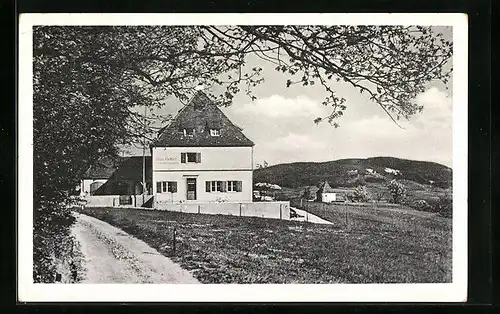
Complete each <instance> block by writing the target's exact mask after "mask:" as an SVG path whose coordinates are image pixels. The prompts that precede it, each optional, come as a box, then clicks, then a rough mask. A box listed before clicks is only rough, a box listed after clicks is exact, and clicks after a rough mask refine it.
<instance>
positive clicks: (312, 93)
mask: <svg viewBox="0 0 500 314" xmlns="http://www.w3.org/2000/svg"><path fill="white" fill-rule="evenodd" d="M440 31H442V32H443V34H444V35H445V37H448V38H450V39H451V29H449V28H448V29H446V28H443V29H440ZM450 62H451V61H450ZM248 66H260V67H262V68H263V74H262V76H263V77H264V78H265V81H264V82H263V83H261V84H260V85H259V86H257V87H256V88H255V89H254V94H255V96H257V99H256V100H255V101H251V100H250V99H249V97H248V96H247V95H245V94H244V92H241V93H240V94H237V95H236V97H235V98H234V100H233V105H231V106H230V107H227V108H222V110H223V111H224V113H225V114H226V115H227V116H228V117H229V118H230V119H231V120H232V121H233V123H235V124H236V125H238V126H239V127H241V128H242V129H243V133H244V134H245V135H246V136H247V137H248V138H250V139H251V140H252V141H253V142H254V143H255V147H254V161H255V163H256V164H257V163H263V162H264V161H266V162H267V163H268V164H269V165H274V164H280V163H290V162H297V161H316V162H321V161H330V160H337V159H343V158H367V157H374V156H391V157H399V158H405V159H413V160H423V161H433V162H437V163H441V164H444V165H446V166H449V167H451V166H452V135H453V131H452V111H453V106H452V95H451V93H452V90H451V84H452V83H451V82H452V81H451V82H450V83H449V84H450V86H449V89H448V90H447V89H446V88H445V87H446V86H444V85H442V84H437V83H431V84H429V86H428V87H427V89H426V91H425V92H423V93H421V94H420V95H418V97H417V99H416V102H417V103H418V104H421V105H423V106H424V110H423V112H422V113H420V114H417V115H415V116H414V117H412V118H411V119H410V120H409V121H406V120H404V121H400V124H401V125H402V126H403V127H404V129H402V128H399V127H398V126H397V125H396V124H395V123H394V122H393V121H392V120H391V119H390V118H389V117H388V116H387V115H386V114H385V112H384V111H383V110H382V109H381V108H380V107H379V106H378V105H377V104H375V103H373V102H372V101H370V100H369V99H368V97H367V96H366V95H363V94H360V93H359V92H358V91H357V90H355V89H354V88H353V87H351V86H349V85H347V84H345V83H332V87H334V90H336V91H337V92H338V94H339V95H340V96H342V97H344V98H346V100H347V101H346V104H347V110H346V112H345V113H344V116H343V117H342V118H340V119H339V120H338V123H339V124H340V127H339V128H334V127H333V126H331V125H330V124H328V123H327V122H323V123H319V124H315V123H314V122H313V120H314V119H315V118H316V117H319V116H325V115H327V114H328V113H329V112H330V108H329V107H325V106H324V105H322V104H321V103H322V101H323V99H324V97H325V96H326V92H325V91H324V89H323V88H322V87H321V86H320V85H315V86H307V87H303V86H298V85H295V86H291V87H288V88H287V87H286V85H285V82H286V78H287V77H285V76H283V75H282V74H280V73H278V72H277V71H275V70H274V65H272V64H266V63H263V62H262V61H260V60H258V59H257V58H250V59H249V62H248ZM181 107H182V104H180V102H178V101H177V100H175V99H170V100H167V101H166V105H165V106H164V108H162V109H161V110H160V111H158V112H156V113H160V114H165V115H166V114H168V113H172V114H175V113H176V112H177V110H178V109H180V108H181ZM130 153H131V154H134V153H135V154H137V153H138V151H135V152H134V151H131V152H130ZM141 153H142V151H141Z"/></svg>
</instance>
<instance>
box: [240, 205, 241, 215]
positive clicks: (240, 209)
mask: <svg viewBox="0 0 500 314" xmlns="http://www.w3.org/2000/svg"><path fill="white" fill-rule="evenodd" d="M240 217H241V203H240Z"/></svg>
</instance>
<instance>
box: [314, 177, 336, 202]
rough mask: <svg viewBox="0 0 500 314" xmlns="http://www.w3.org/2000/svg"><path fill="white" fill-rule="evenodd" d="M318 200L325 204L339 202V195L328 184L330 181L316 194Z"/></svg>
mask: <svg viewBox="0 0 500 314" xmlns="http://www.w3.org/2000/svg"><path fill="white" fill-rule="evenodd" d="M316 200H317V201H318V202H323V203H331V202H335V201H336V200H337V193H336V192H335V190H334V189H332V187H331V186H330V185H329V184H328V181H325V182H324V183H323V184H322V185H321V186H320V188H319V189H318V191H317V192H316Z"/></svg>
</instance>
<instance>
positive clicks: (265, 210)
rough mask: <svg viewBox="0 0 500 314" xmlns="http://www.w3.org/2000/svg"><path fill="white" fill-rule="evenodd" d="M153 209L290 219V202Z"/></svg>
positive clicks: (164, 205) (169, 205) (162, 205)
mask: <svg viewBox="0 0 500 314" xmlns="http://www.w3.org/2000/svg"><path fill="white" fill-rule="evenodd" d="M155 209H157V210H168V211H175V212H182V213H197V214H212V215H218V214H219V215H232V216H241V217H261V218H275V219H282V220H289V219H290V202H255V203H250V202H247V203H182V204H172V203H166V202H165V203H163V202H156V205H155Z"/></svg>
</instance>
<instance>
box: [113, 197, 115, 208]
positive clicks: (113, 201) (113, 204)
mask: <svg viewBox="0 0 500 314" xmlns="http://www.w3.org/2000/svg"><path fill="white" fill-rule="evenodd" d="M113 207H115V198H114V197H113Z"/></svg>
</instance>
